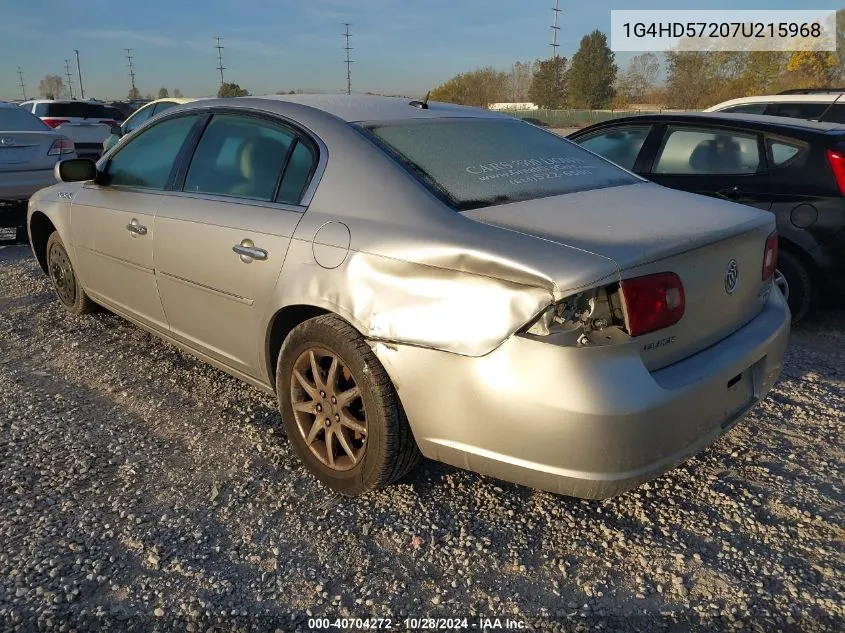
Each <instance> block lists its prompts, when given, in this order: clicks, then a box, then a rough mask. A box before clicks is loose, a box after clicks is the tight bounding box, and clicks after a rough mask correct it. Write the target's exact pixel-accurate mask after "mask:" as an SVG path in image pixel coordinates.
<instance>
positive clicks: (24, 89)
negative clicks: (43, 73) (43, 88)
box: [18, 66, 26, 101]
mask: <svg viewBox="0 0 845 633" xmlns="http://www.w3.org/2000/svg"><path fill="white" fill-rule="evenodd" d="M18 77H19V78H20V80H21V83H20V86H21V94H22V95H23V100H24V101H26V85H25V84H24V82H23V70H21V67H20V66H18Z"/></svg>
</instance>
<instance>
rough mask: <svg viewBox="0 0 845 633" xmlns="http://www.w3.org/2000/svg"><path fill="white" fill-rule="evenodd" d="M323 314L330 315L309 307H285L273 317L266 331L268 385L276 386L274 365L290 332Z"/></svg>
mask: <svg viewBox="0 0 845 633" xmlns="http://www.w3.org/2000/svg"><path fill="white" fill-rule="evenodd" d="M323 314H331V313H330V312H329V311H328V310H324V309H323V308H318V307H316V306H309V305H293V306H286V307H284V308H282V309H281V310H279V311H278V312H276V314H274V315H273V320H272V321H271V323H270V327H269V329H268V330H267V376H268V378H269V379H270V384H271V385H274V386H275V384H276V363H277V362H278V360H279V352H280V351H281V350H282V343H284V342H285V339H286V338H287V337H288V334H290V333H291V330H293V328H295V327H296V326H297V325H299V324H300V323H302V322H303V321H307V320H308V319H313V318H314V317H318V316H320V315H323Z"/></svg>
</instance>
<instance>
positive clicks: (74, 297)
mask: <svg viewBox="0 0 845 633" xmlns="http://www.w3.org/2000/svg"><path fill="white" fill-rule="evenodd" d="M46 259H47V271H48V273H49V275H50V281H52V282H53V290H54V291H55V293H56V297H57V298H58V299H59V301H60V302H61V304H62V305H63V306H64V307H65V309H66V310H67V311H68V312H70V313H71V314H77V315H82V314H88V313H89V312H93V311H94V310H96V309H97V304H96V303H94V302H93V301H91V299H90V298H89V297H88V295H87V294H85V290H83V289H82V284H81V283H79V277H77V276H76V271H74V270H73V264H71V262H70V257H68V254H67V251H66V250H65V245H64V244H63V243H62V239H61V238H60V237H59V234H58V232H56V231H54V232H53V233H51V234H50V237H49V238H48V239H47V257H46Z"/></svg>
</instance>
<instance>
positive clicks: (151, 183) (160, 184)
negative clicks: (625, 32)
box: [106, 116, 197, 189]
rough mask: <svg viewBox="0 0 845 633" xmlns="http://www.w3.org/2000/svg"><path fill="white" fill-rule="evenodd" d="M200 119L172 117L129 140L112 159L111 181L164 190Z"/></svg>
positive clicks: (117, 183) (129, 185)
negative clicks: (190, 134)
mask: <svg viewBox="0 0 845 633" xmlns="http://www.w3.org/2000/svg"><path fill="white" fill-rule="evenodd" d="M196 120H197V117H196V116H182V117H178V118H175V119H168V120H167V121H162V122H160V123H159V124H158V125H155V124H154V125H152V126H151V127H149V128H148V129H146V130H144V131H142V132H141V133H140V134H139V135H138V136H137V137H135V138H133V139H131V140H129V141H128V142H127V143H126V144H125V145H123V147H121V148H120V151H118V153H117V154H115V155H114V157H112V159H111V160H109V163H108V166H107V168H106V177H107V179H108V184H110V185H123V186H127V187H144V188H147V189H164V188H165V186H166V185H167V180H168V178H169V177H170V172H171V170H172V169H173V163H174V162H175V161H176V156H177V155H178V154H179V150H180V149H181V148H182V144H183V143H184V142H185V139H186V138H187V137H188V133H189V132H190V131H191V128H192V127H193V125H194V123H195V122H196Z"/></svg>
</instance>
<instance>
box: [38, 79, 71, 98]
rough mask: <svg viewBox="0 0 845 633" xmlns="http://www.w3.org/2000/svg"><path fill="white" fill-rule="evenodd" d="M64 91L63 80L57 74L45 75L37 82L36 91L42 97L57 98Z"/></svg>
mask: <svg viewBox="0 0 845 633" xmlns="http://www.w3.org/2000/svg"><path fill="white" fill-rule="evenodd" d="M64 91H65V82H64V81H62V78H61V77H59V76H58V75H46V76H45V77H44V79H42V80H41V82H40V83H39V84H38V92H39V93H40V94H41V96H42V97H43V98H44V99H58V98H59V97H61V96H62V94H63V93H64Z"/></svg>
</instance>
